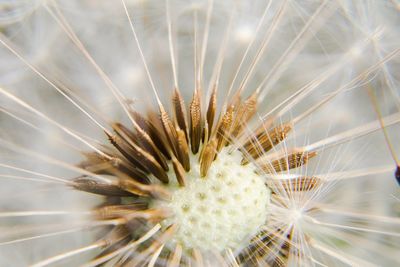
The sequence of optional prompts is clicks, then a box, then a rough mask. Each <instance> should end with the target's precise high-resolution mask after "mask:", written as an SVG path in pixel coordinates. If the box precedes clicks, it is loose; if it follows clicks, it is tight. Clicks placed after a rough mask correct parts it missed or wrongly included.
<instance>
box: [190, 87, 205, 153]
mask: <svg viewBox="0 0 400 267" xmlns="http://www.w3.org/2000/svg"><path fill="white" fill-rule="evenodd" d="M189 112H190V143H191V148H192V152H193V154H197V152H199V148H200V141H201V138H202V128H203V127H202V125H201V123H202V117H201V100H200V90H198V89H196V90H195V91H194V95H193V99H192V102H191V103H190V109H189Z"/></svg>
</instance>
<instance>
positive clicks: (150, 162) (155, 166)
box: [114, 138, 168, 183]
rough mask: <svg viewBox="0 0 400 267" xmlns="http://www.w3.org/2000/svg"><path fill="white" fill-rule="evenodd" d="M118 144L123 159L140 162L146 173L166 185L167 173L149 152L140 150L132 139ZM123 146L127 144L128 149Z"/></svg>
mask: <svg viewBox="0 0 400 267" xmlns="http://www.w3.org/2000/svg"><path fill="white" fill-rule="evenodd" d="M114 139H115V138H114ZM124 141H125V142H124ZM119 143H120V145H119V147H120V148H123V151H124V153H125V154H124V156H125V157H129V158H133V159H134V160H135V161H136V162H140V163H139V164H140V166H142V167H144V168H145V169H146V170H147V171H148V172H150V173H152V174H153V175H154V176H155V177H156V178H157V179H159V180H160V181H162V182H164V183H168V175H167V173H166V172H165V170H164V169H163V167H162V166H161V165H160V164H159V163H158V162H157V160H156V159H155V158H154V157H153V156H152V155H151V154H150V153H149V152H147V151H145V150H144V149H142V148H141V147H140V146H139V145H138V144H136V143H135V142H134V141H133V140H132V139H129V138H126V139H124V140H123V141H122V142H119ZM124 144H128V145H129V147H128V146H123V145H124ZM121 153H122V152H121Z"/></svg>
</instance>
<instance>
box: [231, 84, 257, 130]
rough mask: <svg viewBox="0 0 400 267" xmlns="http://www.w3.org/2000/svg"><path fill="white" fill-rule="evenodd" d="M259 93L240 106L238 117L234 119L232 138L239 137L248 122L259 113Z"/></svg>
mask: <svg viewBox="0 0 400 267" xmlns="http://www.w3.org/2000/svg"><path fill="white" fill-rule="evenodd" d="M257 104H258V92H257V91H256V92H254V93H253V94H252V95H251V96H249V97H248V98H247V99H246V100H245V101H244V102H243V103H240V104H239V107H238V110H237V112H236V116H235V118H234V123H233V127H232V128H233V129H232V136H233V137H236V136H238V135H239V134H240V133H241V132H242V130H243V127H244V126H245V125H246V124H247V122H248V121H249V120H250V119H251V118H252V117H253V116H254V114H255V113H256V111H257Z"/></svg>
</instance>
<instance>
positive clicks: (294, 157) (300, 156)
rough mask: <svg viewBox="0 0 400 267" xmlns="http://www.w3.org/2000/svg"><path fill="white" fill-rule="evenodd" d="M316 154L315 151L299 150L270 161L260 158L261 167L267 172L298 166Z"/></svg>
mask: <svg viewBox="0 0 400 267" xmlns="http://www.w3.org/2000/svg"><path fill="white" fill-rule="evenodd" d="M316 155H317V152H315V151H311V152H307V151H301V152H294V153H292V154H289V155H288V156H285V157H282V158H280V159H277V160H273V161H272V162H270V161H268V162H265V160H262V162H261V169H262V170H263V171H264V172H267V173H277V172H283V171H287V170H290V169H295V168H298V167H300V166H302V165H305V164H307V162H308V160H309V159H311V158H313V157H314V156H316Z"/></svg>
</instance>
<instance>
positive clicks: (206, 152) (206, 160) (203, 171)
mask: <svg viewBox="0 0 400 267" xmlns="http://www.w3.org/2000/svg"><path fill="white" fill-rule="evenodd" d="M216 153H217V140H215V139H212V140H211V141H210V142H209V143H208V144H207V145H205V147H204V149H203V151H202V153H201V157H200V176H201V177H205V176H206V175H207V172H208V170H209V169H210V167H211V164H212V162H213V161H214V159H215V154H216Z"/></svg>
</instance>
